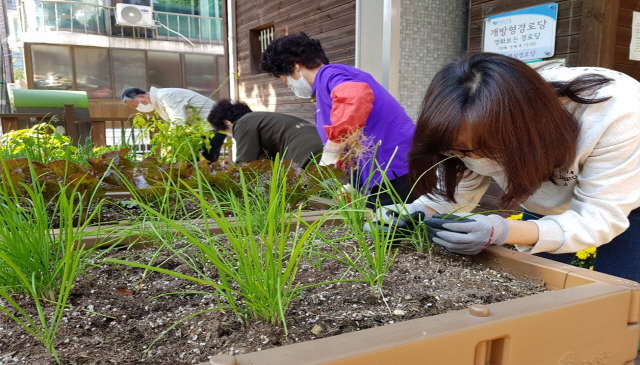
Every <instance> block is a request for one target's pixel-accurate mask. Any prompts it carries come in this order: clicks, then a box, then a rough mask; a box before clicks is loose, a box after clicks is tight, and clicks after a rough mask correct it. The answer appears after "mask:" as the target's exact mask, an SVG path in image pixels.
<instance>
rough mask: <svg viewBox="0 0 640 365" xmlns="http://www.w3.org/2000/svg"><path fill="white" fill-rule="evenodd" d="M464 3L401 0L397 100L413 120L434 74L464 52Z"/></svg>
mask: <svg viewBox="0 0 640 365" xmlns="http://www.w3.org/2000/svg"><path fill="white" fill-rule="evenodd" d="M468 14H469V1H468V0H428V1H425V0H402V10H401V14H400V17H401V19H402V25H401V28H400V32H401V37H400V38H401V41H400V42H401V44H400V77H399V78H400V82H399V83H400V85H399V95H398V99H399V101H400V104H402V106H403V107H404V108H405V110H406V111H407V113H408V114H409V116H410V117H411V118H412V119H414V120H415V118H416V117H417V115H418V110H419V109H420V104H421V103H422V97H423V96H424V92H425V91H426V90H427V87H428V86H429V83H430V82H431V79H432V78H433V76H434V75H435V73H436V72H437V71H438V70H439V69H440V68H441V67H442V66H443V65H444V64H445V63H446V62H448V61H451V60H453V59H455V58H456V57H458V56H459V55H461V54H462V53H464V52H465V51H466V49H467V24H468V18H469V15H468Z"/></svg>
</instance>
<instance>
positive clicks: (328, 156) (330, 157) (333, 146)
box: [320, 141, 345, 166]
mask: <svg viewBox="0 0 640 365" xmlns="http://www.w3.org/2000/svg"><path fill="white" fill-rule="evenodd" d="M344 147H345V144H344V143H338V142H334V141H327V143H326V144H325V145H324V148H323V149H322V158H321V159H320V166H330V165H335V164H337V163H338V161H340V155H341V154H342V152H343V151H344Z"/></svg>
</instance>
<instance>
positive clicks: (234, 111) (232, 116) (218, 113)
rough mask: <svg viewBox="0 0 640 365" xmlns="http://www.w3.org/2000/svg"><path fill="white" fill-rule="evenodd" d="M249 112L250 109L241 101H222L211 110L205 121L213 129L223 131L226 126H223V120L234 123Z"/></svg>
mask: <svg viewBox="0 0 640 365" xmlns="http://www.w3.org/2000/svg"><path fill="white" fill-rule="evenodd" d="M251 112H252V110H251V108H249V106H248V105H247V104H245V103H243V102H241V101H236V102H233V101H231V99H222V100H220V101H219V102H218V104H216V106H215V107H213V109H211V112H209V116H208V117H207V120H208V121H209V123H211V126H212V127H213V129H215V130H217V131H223V130H225V129H227V126H226V125H225V124H224V121H225V120H228V121H230V122H231V123H235V122H236V121H237V120H238V119H240V118H242V117H243V116H244V115H245V114H247V113H251Z"/></svg>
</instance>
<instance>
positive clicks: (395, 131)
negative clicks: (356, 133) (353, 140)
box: [312, 64, 415, 191]
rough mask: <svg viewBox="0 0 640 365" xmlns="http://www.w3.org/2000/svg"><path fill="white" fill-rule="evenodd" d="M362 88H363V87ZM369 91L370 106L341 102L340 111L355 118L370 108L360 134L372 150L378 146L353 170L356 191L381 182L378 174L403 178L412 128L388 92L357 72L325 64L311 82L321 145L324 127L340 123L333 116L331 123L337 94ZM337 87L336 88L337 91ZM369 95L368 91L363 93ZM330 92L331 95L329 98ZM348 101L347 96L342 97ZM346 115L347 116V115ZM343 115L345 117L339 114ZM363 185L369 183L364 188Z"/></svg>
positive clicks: (325, 140)
mask: <svg viewBox="0 0 640 365" xmlns="http://www.w3.org/2000/svg"><path fill="white" fill-rule="evenodd" d="M363 83H364V84H366V85H363ZM367 85H368V88H370V89H371V92H373V102H372V104H373V105H372V106H373V107H372V108H371V105H359V103H362V101H358V102H354V103H349V100H346V102H345V100H344V99H345V98H341V99H342V101H338V102H340V103H341V108H343V109H345V108H347V109H349V108H352V109H353V111H354V114H358V110H362V109H366V108H371V109H370V110H371V112H370V113H369V115H368V117H366V122H365V124H364V129H363V134H364V136H365V137H366V138H367V139H369V141H370V142H371V143H372V144H373V145H374V146H375V144H376V143H379V147H378V148H377V152H374V151H371V154H370V155H369V157H367V158H363V159H361V160H360V161H359V162H358V168H357V170H354V171H352V172H354V173H355V174H356V175H359V179H357V182H358V185H359V187H360V188H365V190H366V191H368V190H369V189H370V188H371V187H373V186H375V185H378V184H380V183H381V182H382V175H381V173H380V172H381V171H384V170H385V169H386V176H387V178H388V179H389V180H393V179H395V178H397V177H400V176H403V175H406V174H407V173H408V171H409V168H408V164H407V160H406V156H407V153H408V152H409V149H410V147H411V139H412V138H413V133H414V131H415V125H414V124H413V121H412V120H411V118H409V116H408V115H407V113H406V112H405V110H404V109H403V108H402V106H401V105H400V103H398V101H397V100H396V99H395V98H394V97H393V96H392V95H391V94H389V92H388V91H387V90H386V89H385V88H384V87H382V85H380V84H379V83H378V82H377V81H376V80H375V79H374V78H373V76H371V75H369V74H368V73H366V72H363V71H361V70H358V69H357V68H354V67H351V66H347V65H341V64H329V65H324V66H322V67H321V68H320V70H318V73H317V74H316V77H315V79H314V81H313V90H312V93H313V94H315V101H316V108H315V112H316V116H315V120H316V129H317V130H318V134H320V138H321V139H322V143H323V144H326V142H327V139H328V138H327V132H326V129H325V126H331V125H335V124H336V123H340V122H343V121H336V120H335V119H336V113H334V115H333V117H334V120H332V119H331V118H332V113H331V112H332V110H333V109H335V108H336V107H337V105H336V104H334V103H335V102H336V100H338V98H337V97H336V94H337V93H342V94H343V95H345V93H344V91H345V90H349V88H351V87H353V89H356V90H357V91H358V93H360V92H361V91H362V90H363V89H362V88H363V87H364V88H365V89H366V88H367ZM338 86H339V87H338ZM336 87H338V90H336ZM366 91H367V92H369V90H368V89H366ZM332 92H334V93H333V95H332ZM346 98H347V99H348V98H349V93H348V92H347V93H346ZM347 114H349V113H347ZM340 115H345V113H344V112H343V113H340ZM374 153H375V161H376V163H375V164H374V165H373V169H374V170H373V175H372V176H371V180H369V178H370V175H371V173H370V172H371V167H372V164H371V162H372V157H373V154H374ZM367 181H369V183H368V184H367Z"/></svg>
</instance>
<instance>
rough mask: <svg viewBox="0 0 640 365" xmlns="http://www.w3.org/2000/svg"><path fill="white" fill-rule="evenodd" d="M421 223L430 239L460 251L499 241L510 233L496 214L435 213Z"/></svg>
mask: <svg viewBox="0 0 640 365" xmlns="http://www.w3.org/2000/svg"><path fill="white" fill-rule="evenodd" d="M424 223H425V224H426V226H427V232H428V236H429V239H430V240H431V241H433V242H435V243H437V244H439V245H441V246H443V247H444V248H446V249H447V250H449V251H451V252H455V253H459V254H462V255H475V254H477V253H479V252H481V251H483V250H484V249H485V248H487V247H488V246H489V245H502V244H504V243H505V241H506V240H507V237H508V236H509V224H508V223H507V220H506V219H504V218H502V217H501V216H499V215H497V214H491V215H482V214H464V215H462V214H460V215H456V214H434V215H433V217H431V218H427V219H425V220H424Z"/></svg>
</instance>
